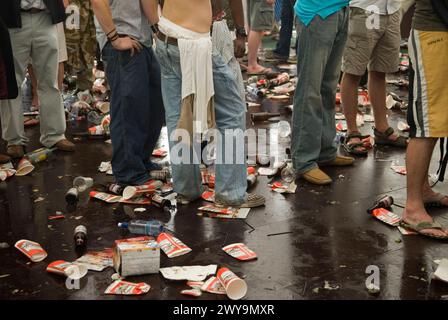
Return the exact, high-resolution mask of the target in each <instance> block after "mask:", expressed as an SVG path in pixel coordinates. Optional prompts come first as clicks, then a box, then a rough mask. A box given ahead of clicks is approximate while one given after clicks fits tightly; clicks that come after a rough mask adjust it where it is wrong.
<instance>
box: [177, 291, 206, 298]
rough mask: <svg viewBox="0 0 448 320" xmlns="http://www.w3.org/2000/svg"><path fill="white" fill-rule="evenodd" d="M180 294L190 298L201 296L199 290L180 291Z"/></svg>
mask: <svg viewBox="0 0 448 320" xmlns="http://www.w3.org/2000/svg"><path fill="white" fill-rule="evenodd" d="M180 293H181V294H183V295H186V296H192V297H200V296H202V291H201V290H200V289H187V290H182V291H181V292H180Z"/></svg>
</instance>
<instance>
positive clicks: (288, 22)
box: [274, 0, 296, 57]
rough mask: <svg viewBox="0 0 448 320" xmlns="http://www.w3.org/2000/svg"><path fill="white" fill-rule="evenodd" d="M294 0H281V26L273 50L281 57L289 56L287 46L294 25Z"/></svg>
mask: <svg viewBox="0 0 448 320" xmlns="http://www.w3.org/2000/svg"><path fill="white" fill-rule="evenodd" d="M295 3H296V0H283V1H282V17H281V22H282V27H281V29H280V38H279V40H278V42H277V47H276V48H275V50H274V52H275V53H276V54H278V55H280V56H283V57H289V48H290V46H291V38H292V29H293V25H294V4H295Z"/></svg>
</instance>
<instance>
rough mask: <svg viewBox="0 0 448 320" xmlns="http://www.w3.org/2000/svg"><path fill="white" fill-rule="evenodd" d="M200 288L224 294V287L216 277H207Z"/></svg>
mask: <svg viewBox="0 0 448 320" xmlns="http://www.w3.org/2000/svg"><path fill="white" fill-rule="evenodd" d="M187 284H188V282H187ZM201 290H202V291H204V292H208V293H213V294H226V289H225V288H224V287H223V286H222V284H221V282H220V281H219V280H218V278H217V277H211V278H209V279H208V280H207V281H206V282H205V283H204V284H203V285H202V287H201Z"/></svg>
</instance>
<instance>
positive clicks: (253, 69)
mask: <svg viewBox="0 0 448 320" xmlns="http://www.w3.org/2000/svg"><path fill="white" fill-rule="evenodd" d="M247 72H248V73H250V74H267V73H270V72H272V69H271V68H266V67H263V66H261V65H259V64H257V65H255V66H248V67H247Z"/></svg>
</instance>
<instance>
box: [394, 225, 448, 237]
mask: <svg viewBox="0 0 448 320" xmlns="http://www.w3.org/2000/svg"><path fill="white" fill-rule="evenodd" d="M400 226H401V227H403V228H406V229H410V230H412V231H415V232H417V233H418V234H419V235H422V236H424V237H428V238H432V239H437V240H448V236H436V235H434V234H428V233H422V230H427V229H436V230H441V231H444V229H443V227H442V226H441V225H440V223H438V222H436V221H433V222H420V223H417V224H409V223H407V222H405V221H404V220H400Z"/></svg>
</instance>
